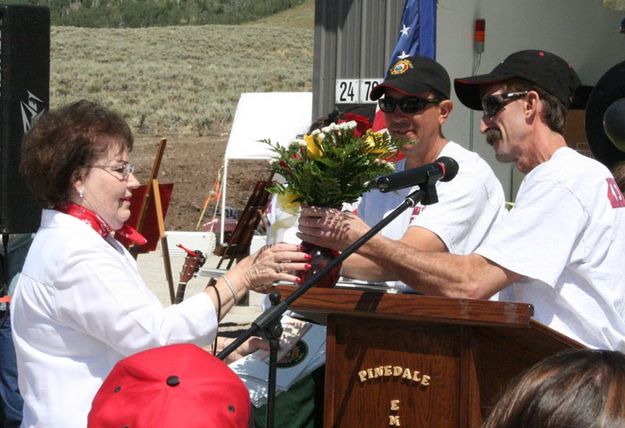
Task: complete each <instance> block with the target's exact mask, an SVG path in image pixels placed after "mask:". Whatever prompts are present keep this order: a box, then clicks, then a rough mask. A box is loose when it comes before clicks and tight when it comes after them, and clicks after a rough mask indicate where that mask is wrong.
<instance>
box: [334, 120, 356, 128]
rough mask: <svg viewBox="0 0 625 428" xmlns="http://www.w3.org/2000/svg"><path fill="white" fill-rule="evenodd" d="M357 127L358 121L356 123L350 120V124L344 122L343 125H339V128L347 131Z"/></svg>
mask: <svg viewBox="0 0 625 428" xmlns="http://www.w3.org/2000/svg"><path fill="white" fill-rule="evenodd" d="M357 125H358V124H357V123H356V121H355V120H350V121H349V122H343V123H341V124H340V125H339V128H340V129H346V130H349V129H354V128H356V126H357Z"/></svg>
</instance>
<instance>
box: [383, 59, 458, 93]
mask: <svg viewBox="0 0 625 428" xmlns="http://www.w3.org/2000/svg"><path fill="white" fill-rule="evenodd" d="M386 89H395V90H397V91H399V92H401V93H403V94H405V95H408V96H415V95H417V94H420V93H423V92H429V91H434V92H436V93H437V94H438V95H439V96H441V97H442V98H444V99H448V98H449V94H450V93H451V80H450V79H449V74H447V70H445V69H444V68H443V66H442V65H440V64H439V63H437V62H436V61H434V60H431V59H430V58H428V57H424V56H409V57H407V58H403V59H400V60H398V61H396V62H395V63H394V64H393V65H391V67H390V68H389V70H388V73H387V74H386V78H385V79H384V81H383V82H382V83H381V84H379V85H378V86H376V87H375V88H373V90H372V91H371V99H372V100H373V101H375V100H377V99H378V98H380V97H381V96H382V95H384V92H385V91H386Z"/></svg>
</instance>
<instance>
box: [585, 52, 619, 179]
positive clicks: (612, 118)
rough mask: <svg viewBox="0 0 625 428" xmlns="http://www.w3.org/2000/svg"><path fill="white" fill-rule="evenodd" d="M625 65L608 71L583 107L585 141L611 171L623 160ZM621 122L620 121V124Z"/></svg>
mask: <svg viewBox="0 0 625 428" xmlns="http://www.w3.org/2000/svg"><path fill="white" fill-rule="evenodd" d="M623 99H625V61H623V62H621V63H619V64H616V65H615V66H614V67H612V68H611V69H609V70H608V71H607V72H606V73H605V74H604V75H603V76H601V78H600V79H599V81H598V82H597V84H596V85H595V86H594V88H593V89H592V91H591V92H590V95H589V96H588V102H587V103H586V117H585V119H586V138H587V140H588V144H589V145H590V150H591V151H592V154H593V156H594V157H595V159H597V160H598V161H599V162H601V163H602V164H604V165H605V166H607V167H608V168H610V169H612V168H613V167H614V166H615V165H616V164H617V163H619V162H621V161H624V160H625V151H622V150H620V149H619V148H618V147H620V146H622V145H623V141H622V140H621V135H622V134H623V133H624V132H625V131H623V130H624V129H625V117H621V113H622V112H623V108H622V107H623V101H622V100H623ZM619 119H620V120H619Z"/></svg>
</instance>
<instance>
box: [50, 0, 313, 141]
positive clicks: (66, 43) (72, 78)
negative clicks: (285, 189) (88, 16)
mask: <svg viewBox="0 0 625 428" xmlns="http://www.w3.org/2000/svg"><path fill="white" fill-rule="evenodd" d="M311 5H313V2H312V0H311V1H308V2H306V3H305V4H303V5H302V6H300V7H299V8H295V9H294V10H290V11H286V12H283V13H282V14H278V15H276V16H274V17H272V18H268V19H266V20H264V21H263V22H257V23H254V24H249V25H238V26H227V25H204V26H179V27H154V28H142V29H87V28H77V27H53V28H52V34H51V38H52V46H51V93H50V105H51V107H56V106H59V105H63V104H65V103H68V102H71V101H75V100H77V99H81V98H87V99H91V100H94V101H98V102H101V103H103V104H104V105H106V106H108V107H110V108H113V109H114V110H116V111H118V112H120V113H121V114H122V115H123V116H124V117H125V118H126V119H127V120H128V121H129V123H130V124H131V126H132V127H133V128H134V130H135V131H136V132H139V133H162V132H167V133H191V132H193V133H197V134H209V133H219V132H227V131H229V128H230V124H231V121H232V117H233V114H234V111H235V109H236V104H237V101H238V99H239V95H240V94H241V93H242V92H265V91H310V90H311V89H312V64H313V33H314V31H313V28H312V24H311V23H312V20H313V17H312V13H313V12H314V8H311ZM308 14H310V16H308ZM298 23H299V24H298Z"/></svg>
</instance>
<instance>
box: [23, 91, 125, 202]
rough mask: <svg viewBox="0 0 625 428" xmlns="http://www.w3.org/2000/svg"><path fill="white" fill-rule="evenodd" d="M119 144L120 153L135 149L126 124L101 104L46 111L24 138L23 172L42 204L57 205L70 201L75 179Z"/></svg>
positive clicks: (26, 181) (87, 103)
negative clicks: (112, 138) (113, 140)
mask: <svg viewBox="0 0 625 428" xmlns="http://www.w3.org/2000/svg"><path fill="white" fill-rule="evenodd" d="M104 137H114V138H117V139H119V140H121V142H112V141H111V140H110V139H108V138H104ZM115 144H119V145H120V147H119V150H120V152H121V151H123V150H124V149H126V150H128V151H131V150H132V145H133V136H132V131H131V130H130V127H129V126H128V124H127V123H126V121H125V120H124V119H123V118H122V117H121V116H120V115H119V114H117V113H115V112H113V111H111V110H109V109H107V108H106V107H103V106H101V105H99V104H97V103H94V102H91V101H87V100H81V101H77V102H75V103H72V104H68V105H66V106H63V107H61V108H59V109H57V110H51V111H49V112H47V113H46V114H44V115H43V116H42V117H40V118H39V119H38V120H37V121H36V122H35V124H34V125H33V127H32V128H31V129H30V131H28V132H27V133H26V134H25V135H24V138H23V140H22V147H21V162H20V173H21V174H22V177H23V179H24V181H25V183H26V185H27V186H28V188H29V189H30V191H31V192H32V193H33V195H34V196H35V197H36V198H37V200H39V202H41V203H43V204H44V205H47V206H53V205H54V204H56V203H58V202H61V201H64V200H67V199H68V198H69V191H70V188H71V184H72V182H73V180H74V179H75V178H76V174H77V173H78V172H80V170H81V169H82V168H88V167H89V166H90V165H91V164H92V163H93V162H94V161H95V160H96V159H98V158H99V157H101V156H103V155H105V154H106V153H108V152H109V150H111V149H112V148H114V145H115Z"/></svg>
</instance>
